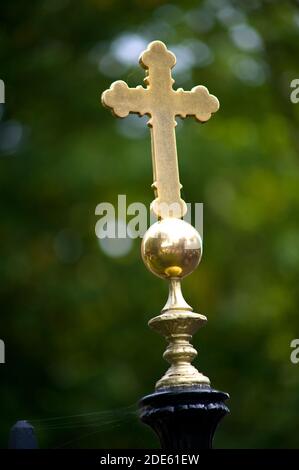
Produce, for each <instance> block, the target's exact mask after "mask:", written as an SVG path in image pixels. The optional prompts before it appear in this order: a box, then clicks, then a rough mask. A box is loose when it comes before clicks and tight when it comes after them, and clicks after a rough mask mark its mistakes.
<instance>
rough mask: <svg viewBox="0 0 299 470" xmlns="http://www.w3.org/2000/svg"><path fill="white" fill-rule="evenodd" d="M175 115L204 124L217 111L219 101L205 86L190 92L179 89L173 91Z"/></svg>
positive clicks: (197, 87)
mask: <svg viewBox="0 0 299 470" xmlns="http://www.w3.org/2000/svg"><path fill="white" fill-rule="evenodd" d="M175 103H176V104H175V115H176V116H181V117H186V116H194V117H195V119H197V121H200V122H206V121H208V120H209V119H210V117H211V115H212V114H213V113H215V112H216V111H218V109H219V101H218V99H217V98H216V96H214V95H211V94H210V93H209V90H208V89H207V88H206V87H205V86H202V85H200V86H196V87H194V88H192V90H191V91H184V90H183V89H182V88H179V89H178V90H177V91H175Z"/></svg>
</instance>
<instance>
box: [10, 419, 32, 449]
mask: <svg viewBox="0 0 299 470" xmlns="http://www.w3.org/2000/svg"><path fill="white" fill-rule="evenodd" d="M8 447H9V449H37V448H38V444H37V439H36V436H35V432H34V427H33V426H32V425H31V424H30V423H28V421H17V422H16V424H15V425H14V426H12V428H11V430H10V436H9V444H8Z"/></svg>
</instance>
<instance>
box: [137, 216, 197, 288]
mask: <svg viewBox="0 0 299 470" xmlns="http://www.w3.org/2000/svg"><path fill="white" fill-rule="evenodd" d="M141 255H142V259H143V261H144V264H145V266H146V267H147V268H148V269H149V270H150V271H151V272H152V273H154V274H155V275H156V276H159V277H162V278H164V279H170V278H183V277H185V276H187V275H188V274H190V273H192V271H194V269H195V268H196V267H197V265H198V263H199V262H200V259H201V255H202V242H201V238H200V235H199V233H198V232H197V230H195V228H194V227H192V225H190V224H188V223H187V222H185V221H184V220H181V219H176V218H167V219H163V220H160V221H159V222H156V223H155V224H153V225H151V227H150V228H149V229H148V230H147V232H146V233H145V234H144V237H143V240H142V244H141Z"/></svg>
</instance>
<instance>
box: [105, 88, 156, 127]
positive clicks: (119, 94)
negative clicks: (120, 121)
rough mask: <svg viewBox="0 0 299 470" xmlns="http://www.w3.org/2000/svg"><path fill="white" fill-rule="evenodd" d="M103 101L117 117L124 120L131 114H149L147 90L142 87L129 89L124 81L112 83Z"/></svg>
mask: <svg viewBox="0 0 299 470" xmlns="http://www.w3.org/2000/svg"><path fill="white" fill-rule="evenodd" d="M101 101H102V104H103V105H104V106H106V107H107V108H110V109H111V111H112V113H113V114H114V115H115V116H117V117H121V118H124V117H126V116H128V114H129V113H136V114H139V115H140V116H143V115H144V114H148V113H149V109H148V108H149V107H148V104H147V101H148V100H147V90H146V89H145V88H143V87H142V86H137V87H136V88H129V87H128V85H127V84H126V82H124V81H122V80H118V81H117V82H114V83H112V85H111V87H110V88H109V89H108V90H106V91H104V92H103V93H102V97H101Z"/></svg>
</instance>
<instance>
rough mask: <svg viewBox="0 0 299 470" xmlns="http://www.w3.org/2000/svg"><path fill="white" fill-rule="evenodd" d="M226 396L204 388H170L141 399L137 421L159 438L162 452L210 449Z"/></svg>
mask: <svg viewBox="0 0 299 470" xmlns="http://www.w3.org/2000/svg"><path fill="white" fill-rule="evenodd" d="M228 398H229V395H228V394H227V393H224V392H219V391H217V390H213V389H212V388H210V387H207V386H193V387H169V388H165V389H161V390H158V391H156V392H154V393H152V394H151V395H147V396H145V397H144V398H142V399H141V401H140V403H139V413H140V419H141V421H142V422H144V423H145V424H147V425H149V426H150V427H151V428H152V429H153V430H154V431H155V433H156V434H157V435H158V437H159V440H160V444H161V447H162V449H167V450H176V451H180V450H186V449H210V448H212V442H213V436H214V433H215V430H216V427H217V425H218V423H219V421H220V420H221V419H222V418H223V417H224V416H225V415H226V414H227V413H229V409H228V407H227V406H226V405H225V404H224V401H225V400H227V399H228Z"/></svg>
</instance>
